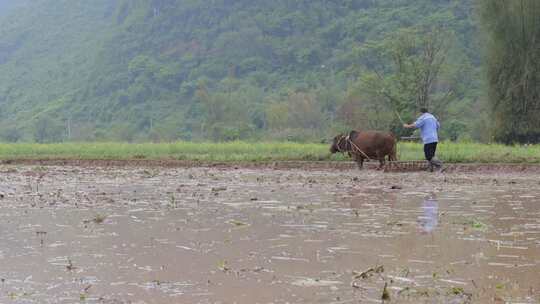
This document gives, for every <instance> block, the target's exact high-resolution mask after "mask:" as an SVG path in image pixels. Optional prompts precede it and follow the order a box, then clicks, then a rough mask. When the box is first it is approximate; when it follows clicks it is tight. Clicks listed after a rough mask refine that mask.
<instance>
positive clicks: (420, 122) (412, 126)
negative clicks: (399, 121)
mask: <svg viewBox="0 0 540 304" xmlns="http://www.w3.org/2000/svg"><path fill="white" fill-rule="evenodd" d="M423 125H424V120H423V119H422V118H419V119H418V120H417V121H415V122H414V123H412V124H403V127H404V128H407V129H416V128H421V127H422V126H423Z"/></svg>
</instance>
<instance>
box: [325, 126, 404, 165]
mask: <svg viewBox="0 0 540 304" xmlns="http://www.w3.org/2000/svg"><path fill="white" fill-rule="evenodd" d="M330 152H332V153H336V152H342V153H345V152H347V153H348V154H349V156H352V157H353V158H354V160H355V161H356V163H357V164H358V168H360V169H362V167H363V165H364V160H366V159H367V160H370V159H374V160H378V161H379V162H380V166H379V169H382V168H383V167H384V162H385V157H386V156H387V155H388V160H389V161H396V160H397V157H396V138H395V137H394V135H393V134H392V133H389V132H379V131H351V132H350V133H349V135H343V134H339V135H337V136H336V137H334V141H333V142H332V146H331V147H330Z"/></svg>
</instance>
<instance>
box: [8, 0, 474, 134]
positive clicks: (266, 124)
mask: <svg viewBox="0 0 540 304" xmlns="http://www.w3.org/2000/svg"><path fill="white" fill-rule="evenodd" d="M14 3H16V1H6V0H0V10H1V11H2V12H4V13H2V14H0V136H1V138H3V139H4V140H7V141H21V140H22V141H40V142H42V141H63V140H77V141H79V140H129V141H144V140H175V139H204V138H206V139H215V140H228V139H238V138H250V139H261V138H264V139H268V138H274V139H280V138H282V139H283V138H293V139H298V140H308V139H314V138H319V137H322V136H327V135H328V134H330V133H331V132H333V131H334V130H337V129H339V128H342V129H344V128H345V127H354V126H353V125H351V123H348V122H347V120H346V119H343V115H340V109H342V108H343V107H342V105H343V104H345V103H346V102H347V100H348V99H350V98H351V96H352V95H351V94H352V93H351V92H352V91H354V89H355V88H356V87H358V79H359V78H360V76H361V75H364V74H365V72H366V71H368V70H369V68H370V66H369V62H370V58H371V57H370V56H371V55H369V54H368V55H365V54H366V52H364V50H365V48H366V46H369V45H372V44H373V43H378V42H383V41H386V42H389V37H390V36H391V35H392V34H394V33H396V32H397V31H398V30H401V29H431V28H438V29H443V30H444V31H445V33H449V35H450V36H449V37H452V39H449V40H451V41H452V43H451V45H450V46H449V48H450V49H451V51H450V52H448V55H447V58H448V59H447V60H446V62H445V68H444V69H443V71H442V72H441V78H445V79H446V82H447V83H450V82H452V87H455V88H456V89H455V90H454V91H456V92H457V93H456V94H454V95H455V98H453V99H452V100H451V102H452V104H455V107H454V108H456V109H461V110H456V109H454V110H451V109H450V110H445V113H446V114H445V115H447V116H448V117H449V120H452V121H458V122H459V123H458V125H457V126H458V127H459V128H457V129H456V130H457V131H456V132H457V133H456V136H457V137H459V136H462V135H463V136H474V134H473V133H471V132H472V131H471V130H473V129H474V126H473V125H474V119H473V118H470V117H466V115H465V116H463V115H461V114H460V113H463V109H465V108H469V109H470V108H471V107H473V106H475V104H476V103H477V101H478V99H479V93H478V92H479V90H478V88H479V86H480V85H481V81H480V80H479V79H478V77H476V76H477V74H478V70H479V65H480V57H479V51H478V50H479V47H478V45H479V43H478V41H477V39H476V38H475V36H476V25H475V21H474V19H475V14H474V12H473V4H472V1H458V0H416V1H410V0H310V1H308V0H298V1H285V0H275V1H262V0H93V1H83V0H34V1H23V2H17V3H20V4H18V5H15V4H14ZM420 33H421V32H420ZM385 39H386V40H385ZM390 42H391V41H390ZM366 56H367V57H366ZM379 61H381V60H380V59H379ZM380 63H381V64H384V62H380ZM387 70H388V69H385V71H387ZM458 70H459V73H460V74H461V75H462V77H455V74H456V71H458ZM450 71H454V72H453V73H454V74H451V72H450ZM388 73H390V72H388ZM452 75H453V76H452ZM452 77H453V78H452ZM450 78H452V80H451V81H450V80H449V79H450ZM442 87H443V85H442V84H441V85H438V86H437V88H436V89H434V92H433V93H434V94H435V93H437V92H435V90H440V88H442ZM458 91H459V92H458ZM366 111H367V110H366ZM364 114H365V113H364ZM452 115H453V116H452ZM394 118H395V117H394ZM387 119H389V118H387Z"/></svg>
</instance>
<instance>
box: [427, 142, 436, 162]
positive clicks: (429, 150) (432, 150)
mask: <svg viewBox="0 0 540 304" xmlns="http://www.w3.org/2000/svg"><path fill="white" fill-rule="evenodd" d="M435 151H437V143H436V142H434V143H430V144H425V145H424V155H425V156H426V159H427V160H428V161H431V159H433V157H434V156H435Z"/></svg>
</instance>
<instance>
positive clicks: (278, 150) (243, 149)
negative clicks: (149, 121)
mask: <svg viewBox="0 0 540 304" xmlns="http://www.w3.org/2000/svg"><path fill="white" fill-rule="evenodd" d="M437 155H438V157H439V158H440V159H441V160H443V161H445V162H450V163H540V145H533V146H504V145H498V144H479V143H451V142H443V143H440V144H439V147H438V150H437ZM398 158H399V159H400V160H421V159H423V148H422V145H421V144H419V143H400V144H399V145H398ZM0 159H4V160H6V159H113V160H117V159H175V160H189V161H203V162H204V161H208V162H235V161H238V162H240V161H247V162H258V161H328V160H335V161H342V160H348V159H349V158H348V157H345V156H343V155H342V154H334V155H331V154H330V153H329V145H327V144H300V143H291V142H267V143H248V142H228V143H194V142H176V143H160V144H152V143H144V144H128V143H61V144H0Z"/></svg>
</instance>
